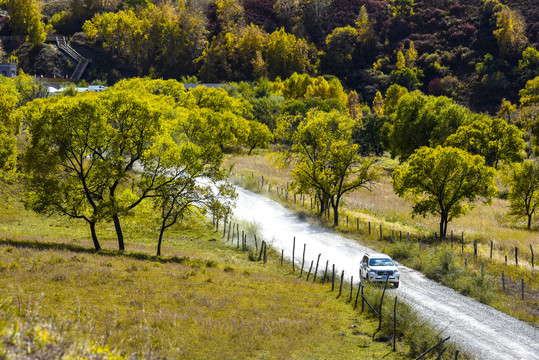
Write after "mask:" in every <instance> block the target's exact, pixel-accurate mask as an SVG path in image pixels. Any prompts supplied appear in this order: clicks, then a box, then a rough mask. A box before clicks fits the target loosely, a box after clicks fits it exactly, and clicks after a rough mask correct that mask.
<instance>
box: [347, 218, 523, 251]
mask: <svg viewBox="0 0 539 360" xmlns="http://www.w3.org/2000/svg"><path fill="white" fill-rule="evenodd" d="M356 230H357V231H359V218H357V219H356ZM530 246H531V245H530Z"/></svg>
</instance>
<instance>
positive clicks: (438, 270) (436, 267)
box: [423, 249, 455, 282]
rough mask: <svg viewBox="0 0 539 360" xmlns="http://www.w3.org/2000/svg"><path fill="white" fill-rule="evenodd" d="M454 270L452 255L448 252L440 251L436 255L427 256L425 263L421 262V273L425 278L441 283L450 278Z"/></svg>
mask: <svg viewBox="0 0 539 360" xmlns="http://www.w3.org/2000/svg"><path fill="white" fill-rule="evenodd" d="M454 270H455V266H454V263H453V254H452V253H451V251H450V250H445V249H444V250H442V251H440V252H439V253H438V254H433V253H431V254H429V255H427V258H426V261H424V262H423V273H424V274H425V276H427V277H429V278H431V279H433V280H435V281H438V282H442V280H443V279H444V278H445V277H447V276H450V277H452V274H451V272H452V271H454Z"/></svg>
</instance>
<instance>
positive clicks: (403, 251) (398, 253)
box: [386, 241, 415, 260]
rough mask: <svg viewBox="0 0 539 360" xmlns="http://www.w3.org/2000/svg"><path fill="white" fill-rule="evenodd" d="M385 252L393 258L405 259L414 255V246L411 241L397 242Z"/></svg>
mask: <svg viewBox="0 0 539 360" xmlns="http://www.w3.org/2000/svg"><path fill="white" fill-rule="evenodd" d="M386 253H387V254H388V255H389V256H391V257H392V258H393V259H395V260H406V259H411V258H413V257H414V255H415V254H414V246H413V243H412V242H402V241H401V242H398V243H397V244H396V245H395V246H393V247H391V248H390V249H388V250H387V251H386Z"/></svg>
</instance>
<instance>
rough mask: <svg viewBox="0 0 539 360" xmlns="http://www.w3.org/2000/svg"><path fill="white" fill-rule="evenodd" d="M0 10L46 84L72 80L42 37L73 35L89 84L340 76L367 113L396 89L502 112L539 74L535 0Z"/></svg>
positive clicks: (4, 25) (292, 0)
mask: <svg viewBox="0 0 539 360" xmlns="http://www.w3.org/2000/svg"><path fill="white" fill-rule="evenodd" d="M1 3H3V5H2V6H3V7H4V8H5V9H7V10H8V14H9V15H8V16H4V17H2V18H0V35H25V36H27V40H28V43H24V44H22V45H21V43H20V42H16V41H8V42H6V41H5V44H4V47H5V48H6V49H7V50H8V52H13V53H14V54H15V55H17V56H18V57H19V59H20V64H21V66H22V68H23V70H24V71H26V72H27V73H30V74H34V73H36V74H38V76H39V75H40V74H43V75H44V76H48V77H53V76H54V75H57V76H58V77H65V76H64V73H65V74H69V73H70V72H69V71H65V70H62V66H63V67H65V66H66V64H65V61H63V62H62V61H61V60H59V59H58V58H57V57H58V56H59V55H58V54H56V55H55V54H54V51H52V50H51V49H49V47H48V46H46V45H40V44H41V43H42V42H43V41H44V32H47V33H56V34H62V35H68V36H71V43H72V46H74V47H75V48H76V49H77V50H79V51H80V52H81V53H82V54H83V55H86V56H88V57H89V58H92V64H91V65H90V67H89V68H88V70H87V72H86V74H85V77H86V80H90V81H92V80H95V79H100V80H106V81H109V82H116V81H117V80H119V79H120V78H122V77H124V76H130V75H138V76H146V75H149V76H152V77H162V78H175V79H178V80H179V79H180V78H181V77H182V76H183V77H187V76H193V75H194V76H197V77H198V79H199V80H200V81H201V82H224V81H244V80H256V79H258V78H260V77H268V78H269V79H270V80H273V79H275V78H277V77H280V78H283V79H284V78H286V77H289V76H290V75H291V74H293V73H294V72H298V73H303V72H306V73H309V74H311V75H322V74H326V75H335V76H337V77H338V78H339V79H340V80H341V81H342V82H343V85H344V86H345V87H347V88H349V89H352V90H356V91H357V93H358V95H359V97H360V100H362V101H367V102H369V103H370V102H372V101H373V99H374V98H375V95H376V92H377V91H380V92H382V93H384V92H385V90H386V89H387V88H388V87H389V86H390V85H391V84H399V85H402V86H405V87H407V88H408V90H414V89H420V90H421V91H423V92H424V93H426V94H431V95H447V96H450V97H452V98H454V99H456V100H457V101H458V102H459V103H460V104H463V105H466V106H468V107H470V108H472V109H473V110H478V111H489V112H495V111H497V110H498V108H499V106H500V104H501V101H502V99H503V98H507V99H508V100H510V101H511V102H515V101H517V100H518V91H519V90H520V89H522V88H524V85H525V83H526V81H528V80H530V79H533V78H534V77H535V76H537V75H539V54H538V53H537V51H536V49H537V43H538V41H539V35H538V34H539V21H538V20H539V9H538V8H537V6H534V1H531V0H509V1H503V2H502V1H499V0H483V1H481V0H471V1H444V0H437V1H425V0H417V1H414V0H390V1H385V0H333V1H331V0H243V1H242V0H217V1H212V0H199V1H187V2H183V1H179V2H178V1H150V0H125V1H124V0H110V1H102V0H101V1H100V0H66V1H54V2H52V1H44V2H43V3H42V2H40V1H38V0H3V1H2V2H1ZM21 9H26V10H24V11H19V10H21ZM19 45H20V46H19ZM32 46H33V47H32ZM403 57H404V59H403ZM403 61H404V62H403ZM67 66H69V64H67ZM191 80H192V78H191Z"/></svg>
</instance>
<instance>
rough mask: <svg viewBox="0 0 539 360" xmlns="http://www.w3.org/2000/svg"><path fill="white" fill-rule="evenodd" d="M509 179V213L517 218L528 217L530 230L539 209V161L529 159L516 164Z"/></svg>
mask: <svg viewBox="0 0 539 360" xmlns="http://www.w3.org/2000/svg"><path fill="white" fill-rule="evenodd" d="M508 180H509V181H508V182H509V186H510V190H509V202H510V203H511V205H510V212H509V214H510V215H513V216H515V217H516V218H522V217H526V218H527V220H528V230H529V229H531V225H532V218H533V215H534V214H535V210H537V209H539V162H537V160H535V161H531V160H528V161H525V162H523V163H522V164H514V165H513V167H512V168H511V170H510V174H509V176H508Z"/></svg>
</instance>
